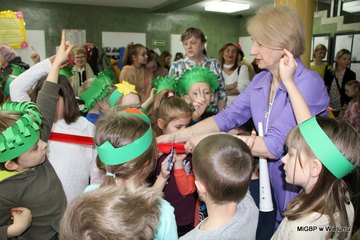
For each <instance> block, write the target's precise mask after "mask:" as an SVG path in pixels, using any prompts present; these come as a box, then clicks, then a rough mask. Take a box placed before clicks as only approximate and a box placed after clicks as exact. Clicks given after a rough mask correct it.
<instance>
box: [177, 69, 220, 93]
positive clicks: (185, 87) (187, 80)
mask: <svg viewBox="0 0 360 240" xmlns="http://www.w3.org/2000/svg"><path fill="white" fill-rule="evenodd" d="M197 82H205V83H207V84H209V86H210V89H211V92H215V91H216V89H217V88H218V87H219V81H218V77H217V76H216V74H215V73H214V72H212V71H211V70H210V69H208V68H206V67H201V66H196V67H193V68H192V69H190V70H186V71H185V72H184V73H183V74H182V75H181V76H180V77H179V80H178V81H177V83H176V88H177V92H178V94H179V95H180V96H184V95H187V94H188V92H189V89H190V88H191V86H192V85H193V84H194V83H197Z"/></svg>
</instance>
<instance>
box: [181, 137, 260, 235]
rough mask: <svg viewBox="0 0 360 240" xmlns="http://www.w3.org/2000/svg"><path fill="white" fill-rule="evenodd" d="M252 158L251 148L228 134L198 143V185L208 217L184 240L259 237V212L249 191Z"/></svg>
mask: <svg viewBox="0 0 360 240" xmlns="http://www.w3.org/2000/svg"><path fill="white" fill-rule="evenodd" d="M252 161H253V159H252V155H251V150H250V148H249V147H248V146H247V145H246V144H245V143H244V142H243V141H241V140H240V139H237V138H236V137H233V136H230V135H227V134H217V135H212V136H209V137H206V138H205V139H203V140H202V141H201V142H200V143H199V144H198V145H197V146H196V148H195V150H194V153H193V170H194V174H195V185H196V188H197V191H198V194H199V197H200V198H201V199H202V200H203V201H205V203H206V206H207V211H208V218H206V219H205V220H204V221H202V222H201V223H200V224H199V225H197V226H196V227H195V229H193V230H192V231H190V232H189V233H187V234H186V235H185V236H183V237H182V238H180V239H182V240H186V239H255V235H256V227H257V223H258V215H259V211H258V209H257V207H256V205H255V203H254V200H253V199H252V197H251V196H250V193H249V191H248V189H249V183H250V177H251V173H252Z"/></svg>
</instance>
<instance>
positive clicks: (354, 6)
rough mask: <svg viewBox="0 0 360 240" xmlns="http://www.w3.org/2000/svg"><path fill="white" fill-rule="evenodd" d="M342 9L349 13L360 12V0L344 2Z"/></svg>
mask: <svg viewBox="0 0 360 240" xmlns="http://www.w3.org/2000/svg"><path fill="white" fill-rule="evenodd" d="M342 10H343V11H345V12H349V13H353V12H360V1H352V2H344V3H343V5H342Z"/></svg>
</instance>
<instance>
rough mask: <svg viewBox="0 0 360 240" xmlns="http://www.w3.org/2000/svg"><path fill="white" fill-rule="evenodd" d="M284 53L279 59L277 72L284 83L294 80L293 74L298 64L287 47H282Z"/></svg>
mask: <svg viewBox="0 0 360 240" xmlns="http://www.w3.org/2000/svg"><path fill="white" fill-rule="evenodd" d="M284 53H285V55H284V56H283V57H282V58H281V59H280V65H279V74H280V77H281V80H282V81H283V83H284V84H286V83H288V82H294V74H295V71H296V68H297V66H298V64H297V62H296V61H295V59H294V56H293V55H292V53H291V52H289V51H288V50H287V49H284Z"/></svg>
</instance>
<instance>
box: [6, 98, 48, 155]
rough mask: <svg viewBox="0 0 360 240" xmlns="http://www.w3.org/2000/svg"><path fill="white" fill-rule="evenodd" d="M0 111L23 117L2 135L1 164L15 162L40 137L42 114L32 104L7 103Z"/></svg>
mask: <svg viewBox="0 0 360 240" xmlns="http://www.w3.org/2000/svg"><path fill="white" fill-rule="evenodd" d="M0 111H9V112H17V113H21V114H22V116H21V117H20V118H19V119H18V120H17V121H16V122H14V123H13V125H12V126H10V127H8V128H7V129H5V130H4V131H3V132H1V134H0V162H6V161H10V160H13V159H15V158H17V157H18V156H20V155H21V154H23V153H25V152H26V151H27V150H29V149H30V148H32V147H33V146H34V145H35V144H36V143H37V141H38V140H39V137H40V129H39V126H40V125H41V122H42V120H41V114H40V113H39V110H38V107H37V106H36V105H35V103H32V102H22V103H19V102H11V101H10V102H6V103H4V104H3V105H2V106H0Z"/></svg>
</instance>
